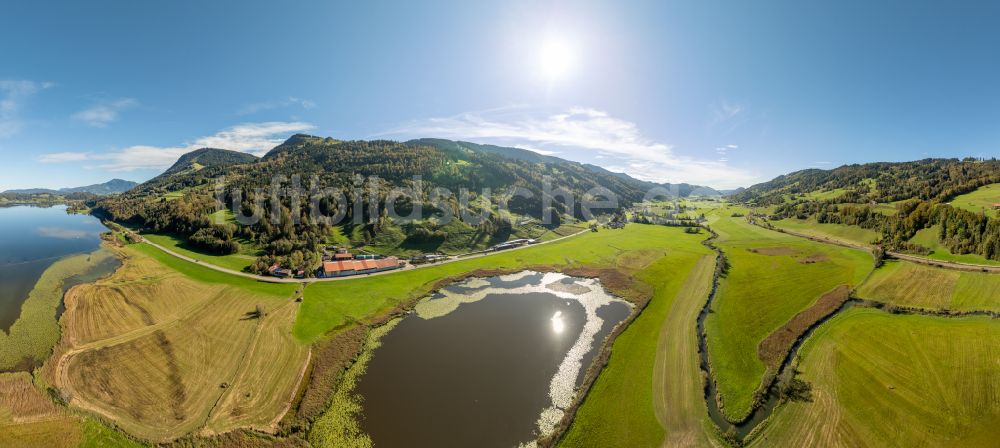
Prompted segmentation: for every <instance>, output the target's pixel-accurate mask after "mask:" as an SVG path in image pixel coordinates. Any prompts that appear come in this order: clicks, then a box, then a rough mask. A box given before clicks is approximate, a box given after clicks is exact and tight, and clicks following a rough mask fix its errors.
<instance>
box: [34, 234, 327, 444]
mask: <svg viewBox="0 0 1000 448" xmlns="http://www.w3.org/2000/svg"><path fill="white" fill-rule="evenodd" d="M124 251H125V252H124V253H125V254H126V255H127V258H126V261H125V265H124V266H123V268H122V269H120V270H119V271H118V272H116V273H115V275H114V276H112V277H111V278H109V279H107V280H103V281H99V282H97V283H95V284H90V285H81V286H78V287H76V288H74V289H73V291H72V294H68V295H67V299H66V307H67V308H66V313H65V318H64V319H63V325H64V334H65V335H66V337H65V339H64V340H63V346H62V347H60V352H59V354H58V357H57V358H56V361H55V367H54V381H55V384H56V386H57V387H59V388H60V389H61V390H62V392H63V394H64V395H65V396H68V397H70V404H71V406H73V407H78V408H82V409H85V410H88V411H91V412H94V413H97V414H99V415H101V416H103V417H104V418H107V419H109V420H111V421H113V422H115V423H116V424H117V425H118V426H119V427H121V428H122V429H124V430H125V431H126V432H128V433H130V434H133V435H135V436H138V437H141V438H144V439H147V440H151V441H158V442H159V441H168V440H172V439H175V438H177V437H180V436H183V435H185V434H190V433H195V432H199V431H200V430H202V429H204V430H205V431H207V432H208V433H220V432H225V431H229V430H233V429H236V428H239V427H254V428H260V429H271V428H273V427H274V425H275V422H276V421H277V420H278V419H280V417H281V415H282V414H283V413H284V412H285V411H286V410H287V408H288V403H289V402H290V400H291V398H292V396H293V395H294V392H295V389H296V385H297V378H298V376H299V374H300V372H301V371H302V370H303V367H304V365H305V360H306V354H307V353H308V347H305V346H303V345H301V344H299V343H297V342H295V341H294V340H293V339H292V337H291V326H292V323H293V322H294V315H295V310H296V309H297V303H295V302H293V301H292V300H291V297H292V294H291V291H292V290H293V289H294V286H291V287H290V288H286V289H287V290H288V291H289V292H288V295H281V294H269V293H265V292H258V291H253V292H251V291H250V290H248V289H252V288H248V289H244V288H239V287H233V286H232V285H230V284H227V283H207V282H202V281H197V280H194V279H192V278H191V277H189V276H187V275H183V274H180V273H178V272H176V271H174V270H172V269H170V268H168V267H166V266H163V265H162V264H160V263H159V262H158V261H157V260H154V259H152V258H150V257H147V256H145V254H144V253H143V252H141V251H137V250H135V249H133V248H131V247H129V248H126V249H124ZM195 268H196V269H205V268H201V267H197V266H195ZM228 281H229V282H233V281H237V280H236V279H228ZM249 283H252V282H249ZM251 286H252V285H251ZM258 306H259V307H260V308H261V309H262V311H263V312H264V315H263V316H260V318H254V317H252V316H251V314H250V312H252V311H254V309H255V308H256V307H258ZM236 394H239V396H236ZM245 406H252V407H253V410H252V411H239V409H244V408H245Z"/></svg>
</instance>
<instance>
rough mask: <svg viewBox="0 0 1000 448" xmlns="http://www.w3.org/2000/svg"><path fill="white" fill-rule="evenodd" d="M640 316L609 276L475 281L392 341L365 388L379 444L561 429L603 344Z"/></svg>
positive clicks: (413, 318)
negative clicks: (604, 281)
mask: <svg viewBox="0 0 1000 448" xmlns="http://www.w3.org/2000/svg"><path fill="white" fill-rule="evenodd" d="M630 312H631V306H630V305H628V304H627V303H626V302H624V301H622V300H620V299H616V298H614V297H611V296H609V295H608V294H607V293H605V292H604V290H603V288H601V287H600V284H599V282H597V281H596V280H590V279H576V278H570V277H566V276H564V275H562V274H555V273H549V274H539V273H534V272H524V273H521V274H514V275H511V276H501V277H493V278H489V279H471V280H468V281H465V282H463V283H461V284H457V285H453V286H450V287H448V288H445V289H444V290H442V291H441V292H440V293H438V294H436V295H435V296H434V297H431V298H430V299H428V300H425V301H423V302H421V303H420V304H418V305H417V307H416V310H415V313H414V314H412V315H410V316H407V317H406V318H404V319H403V320H402V321H401V322H399V324H398V325H397V326H396V327H395V328H393V329H392V330H391V331H389V333H388V334H386V335H385V336H384V337H383V338H382V345H381V346H380V347H379V348H377V349H376V350H375V351H374V352H373V358H372V360H371V362H370V363H369V365H368V369H367V371H366V373H365V374H364V375H363V376H362V377H361V379H360V380H359V382H358V384H357V387H356V392H358V393H359V394H360V395H361V396H362V397H363V403H362V406H363V412H364V416H363V418H362V421H361V424H362V428H363V429H364V430H365V431H366V432H367V433H368V434H369V435H370V436H371V437H372V441H373V442H374V444H375V446H376V447H395V446H400V447H402V446H405V447H459V446H461V447H468V446H475V447H488V446H497V447H511V446H518V445H521V444H529V443H530V442H532V441H533V440H534V439H536V438H537V437H538V436H539V435H540V434H543V433H547V432H549V431H551V428H552V425H553V424H555V423H556V422H558V421H559V419H560V418H561V417H562V415H563V410H564V409H565V408H566V407H568V406H569V405H570V403H571V402H572V400H573V398H574V392H575V391H574V388H575V387H576V386H578V385H579V384H581V382H582V381H583V376H584V375H583V373H584V372H585V370H586V368H587V367H588V366H589V365H590V363H591V362H592V360H593V358H594V356H595V355H596V354H597V351H598V349H599V346H600V343H601V341H603V340H604V338H605V337H606V336H607V335H608V334H609V333H610V332H611V331H612V330H613V329H614V327H615V325H617V324H618V323H620V322H622V321H623V320H624V319H625V318H627V317H628V315H629V313H630Z"/></svg>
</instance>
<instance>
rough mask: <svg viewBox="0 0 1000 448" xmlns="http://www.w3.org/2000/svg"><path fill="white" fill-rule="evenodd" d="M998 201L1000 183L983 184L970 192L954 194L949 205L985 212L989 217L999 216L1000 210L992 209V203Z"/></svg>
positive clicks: (999, 199)
mask: <svg viewBox="0 0 1000 448" xmlns="http://www.w3.org/2000/svg"><path fill="white" fill-rule="evenodd" d="M997 203H1000V184H990V185H984V186H982V187H979V188H977V189H976V191H973V192H971V193H966V194H963V195H961V196H956V197H955V199H952V201H951V206H952V207H956V208H961V209H965V210H968V211H971V212H976V213H979V212H985V213H986V216H989V217H991V218H1000V211H998V210H994V209H993V204H997Z"/></svg>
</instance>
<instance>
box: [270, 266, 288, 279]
mask: <svg viewBox="0 0 1000 448" xmlns="http://www.w3.org/2000/svg"><path fill="white" fill-rule="evenodd" d="M267 273H268V274H270V275H271V276H272V277H288V275H289V272H288V271H287V270H285V269H284V268H282V267H281V266H280V265H278V264H274V265H272V266H271V267H269V268H267Z"/></svg>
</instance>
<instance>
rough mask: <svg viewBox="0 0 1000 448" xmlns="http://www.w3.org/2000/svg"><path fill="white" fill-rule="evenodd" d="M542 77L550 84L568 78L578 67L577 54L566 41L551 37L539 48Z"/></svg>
mask: <svg viewBox="0 0 1000 448" xmlns="http://www.w3.org/2000/svg"><path fill="white" fill-rule="evenodd" d="M539 60H540V63H541V68H542V75H543V76H544V77H545V79H546V80H547V81H549V82H552V81H560V80H563V79H565V78H566V77H568V76H569V75H570V74H571V73H572V71H573V68H574V65H576V52H575V49H574V48H573V46H572V45H570V44H569V42H568V41H567V40H566V39H562V38H554V37H550V38H548V39H545V41H544V42H542V45H541V47H540V48H539Z"/></svg>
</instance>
